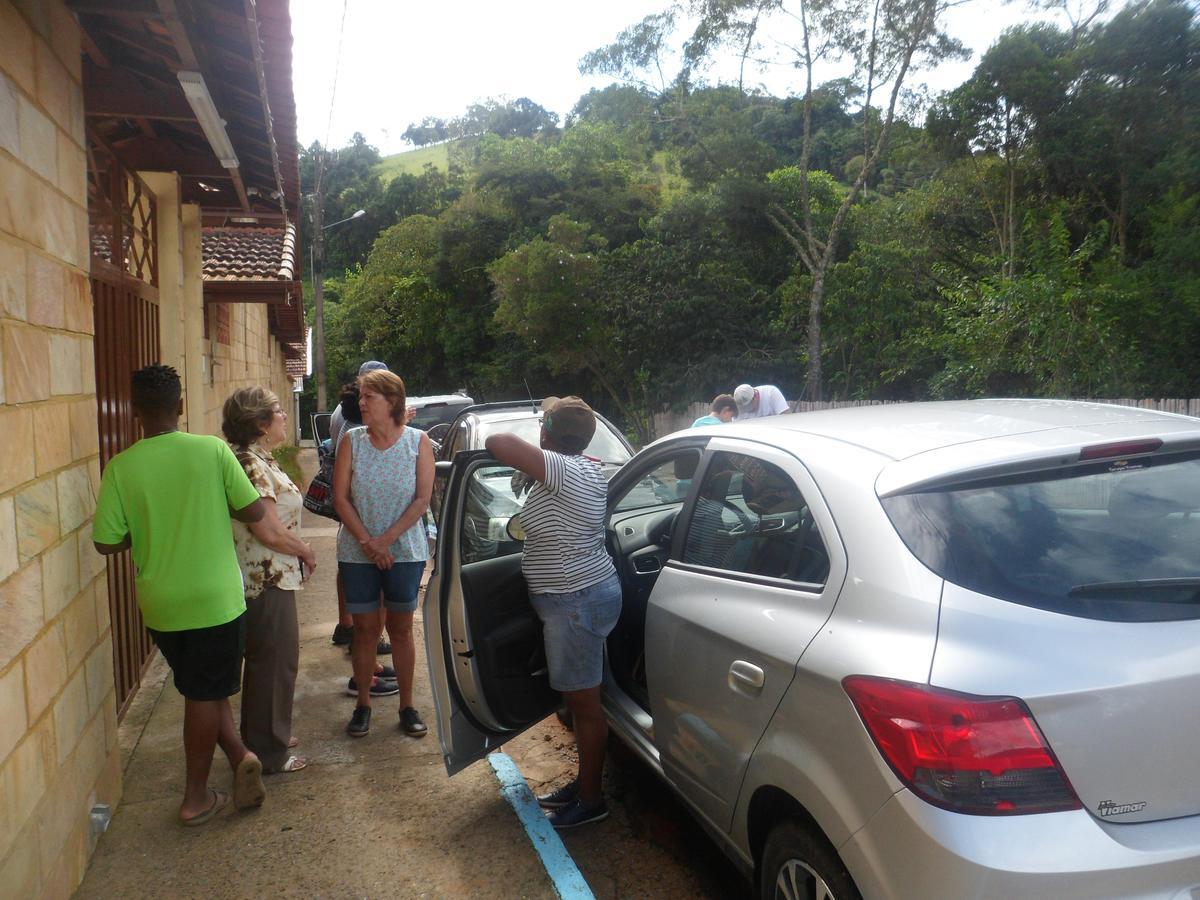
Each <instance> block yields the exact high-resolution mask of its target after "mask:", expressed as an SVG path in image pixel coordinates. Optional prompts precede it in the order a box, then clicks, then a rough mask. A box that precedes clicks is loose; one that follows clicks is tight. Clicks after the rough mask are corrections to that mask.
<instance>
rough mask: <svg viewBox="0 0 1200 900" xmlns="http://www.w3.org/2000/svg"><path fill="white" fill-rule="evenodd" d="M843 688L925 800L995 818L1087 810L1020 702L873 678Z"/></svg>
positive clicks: (859, 679) (863, 677) (899, 770)
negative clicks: (1079, 809)
mask: <svg viewBox="0 0 1200 900" xmlns="http://www.w3.org/2000/svg"><path fill="white" fill-rule="evenodd" d="M842 687H843V688H845V690H846V693H847V694H849V696H850V700H851V701H852V702H853V703H854V707H855V709H857V710H858V714H859V715H860V716H861V717H862V720H863V724H864V725H866V727H867V731H868V733H870V735H871V738H872V739H873V740H874V741H875V745H876V746H877V747H878V748H879V752H880V753H882V754H883V758H884V759H885V760H887V762H888V765H890V766H891V767H892V769H893V770H894V771H895V773H896V774H897V775H898V776H899V777H900V779H901V780H902V781H903V782H904V783H905V784H906V785H908V787H909V788H910V789H911V790H912V791H913V793H915V794H916V795H917V796H918V797H920V798H921V799H923V800H926V801H928V802H929V803H932V804H934V805H936V806H941V807H944V808H945V809H950V810H954V811H955V812H961V813H971V814H973V815H990V816H1003V815H1021V814H1026V813H1044V812H1057V811H1059V810H1066V809H1078V808H1079V807H1080V803H1079V798H1078V797H1076V796H1075V790H1074V789H1073V788H1072V787H1071V783H1070V782H1069V781H1067V776H1066V774H1065V773H1064V772H1063V770H1062V767H1061V766H1059V764H1058V760H1056V759H1055V758H1054V754H1053V753H1052V752H1051V750H1050V747H1049V746H1048V745H1047V743H1046V739H1045V738H1044V737H1043V736H1042V732H1041V729H1040V728H1038V726H1037V723H1036V722H1035V721H1034V720H1033V716H1032V715H1030V713H1029V710H1028V709H1027V708H1026V706H1025V704H1024V703H1022V702H1021V701H1020V700H1018V699H1016V698H1015V697H975V696H972V695H970V694H960V693H957V692H955V691H946V690H941V689H938V688H933V687H929V686H928V685H923V684H912V683H910V682H907V681H893V680H891V679H887V678H871V677H868V676H866V675H851V676H849V677H848V678H845V679H843V681H842Z"/></svg>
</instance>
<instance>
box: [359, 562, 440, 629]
mask: <svg viewBox="0 0 1200 900" xmlns="http://www.w3.org/2000/svg"><path fill="white" fill-rule="evenodd" d="M338 573H339V574H340V575H341V576H342V586H343V587H344V588H345V589H346V612H348V613H350V614H351V615H355V614H358V615H362V614H364V613H373V612H375V611H376V610H377V609H379V594H380V592H382V593H383V605H384V607H385V608H386V609H387V611H388V612H398V613H410V612H414V611H415V610H416V608H417V592H418V591H420V590H421V576H422V575H423V574H424V573H425V561H424V560H419V561H418V562H398V563H392V567H391V568H390V569H381V568H379V566H377V565H375V564H374V563H353V562H340V563H338Z"/></svg>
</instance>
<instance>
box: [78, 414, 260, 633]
mask: <svg viewBox="0 0 1200 900" xmlns="http://www.w3.org/2000/svg"><path fill="white" fill-rule="evenodd" d="M257 499H258V491H257V490H255V489H254V485H252V484H251V483H250V479H249V478H247V477H246V473H245V472H244V471H242V467H241V465H240V464H239V463H238V461H237V458H236V457H235V456H234V455H233V451H232V450H230V449H229V445H228V444H226V443H225V442H224V441H223V440H221V439H220V438H217V437H213V436H211V435H200V434H187V433H186V432H182V431H174V432H170V433H168V434H160V435H156V436H155V437H150V438H143V439H142V440H140V441H138V442H137V443H136V444H134V445H133V446H132V447H130V448H129V449H128V450H125V451H124V452H122V453H118V454H117V455H116V456H114V457H113V458H112V459H111V460H109V462H108V465H107V466H106V467H105V469H104V477H103V479H101V482H100V497H99V499H98V500H97V501H96V518H95V521H94V522H93V524H92V537H93V539H94V540H96V541H99V542H100V543H101V544H119V543H121V541H123V540H124V539H125V535H126V534H128V535H129V537H130V541H131V543H132V547H133V562H134V565H135V566H136V567H137V595H138V606H140V607H141V610H142V618H143V619H144V620H145V622H146V627H147V628H153V629H154V630H155V631H184V630H187V629H191V628H211V627H212V626H214V625H224V624H225V623H226V622H231V621H233V620H234V619H236V618H237V617H238V616H240V615H241V614H242V613H243V612H245V611H246V601H245V599H244V592H243V590H242V572H241V569H240V568H239V567H238V561H237V554H236V553H235V552H234V549H233V529H232V527H231V526H230V523H229V510H230V509H242V508H244V507H246V506H249V505H250V504H251V503H253V502H254V501H255V500H257Z"/></svg>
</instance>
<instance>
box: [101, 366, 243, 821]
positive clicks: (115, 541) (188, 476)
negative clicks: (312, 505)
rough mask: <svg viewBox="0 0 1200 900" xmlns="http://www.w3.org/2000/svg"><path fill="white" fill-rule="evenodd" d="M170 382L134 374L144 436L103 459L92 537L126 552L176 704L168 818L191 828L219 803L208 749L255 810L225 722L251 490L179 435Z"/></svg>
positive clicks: (238, 654) (175, 378)
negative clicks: (240, 553) (232, 521)
mask: <svg viewBox="0 0 1200 900" xmlns="http://www.w3.org/2000/svg"><path fill="white" fill-rule="evenodd" d="M181 394H182V391H181V389H180V383H179V375H178V373H176V371H175V370H174V369H172V368H171V367H170V366H162V365H153V366H146V367H145V368H144V369H139V370H138V371H137V372H134V373H133V411H134V415H136V416H137V418H138V420H139V421H140V422H141V425H142V434H143V435H144V437H143V438H142V439H141V440H140V441H138V442H137V443H135V444H134V445H133V446H132V447H130V448H129V449H127V450H125V451H124V452H122V453H118V454H117V455H116V456H114V457H113V458H112V459H110V460H109V461H108V465H107V466H105V469H104V477H103V479H102V480H101V484H100V496H99V498H98V500H97V502H96V517H95V521H94V522H93V525H92V539H93V542H94V544H95V546H96V549H97V550H98V551H99V552H101V553H106V554H107V553H120V552H121V551H123V550H126V549H131V550H132V551H133V561H134V565H135V566H136V568H137V594H138V606H139V608H140V609H141V611H142V618H143V620H144V621H145V623H146V629H147V630H148V631H149V632H150V635H151V637H153V638H154V643H155V644H156V645H157V646H158V649H159V650H160V651H161V652H162V654H163V656H164V657H165V658H166V660H167V662H168V663H169V664H170V666H171V671H172V672H173V673H174V677H175V687H176V689H177V690H178V691H179V693H181V694H182V695H183V697H184V718H183V747H184V754H185V757H186V761H187V783H186V787H185V788H184V794H183V803H182V804H181V805H180V807H179V818H180V821H181V822H182V823H183V824H184V825H202V824H204V823H205V822H207V821H209V820H210V819H211V818H212V817H213V816H214V815H216V813H217V812H218V811H219V810H220V809H221V808H222V807H224V806H225V804H226V803H228V802H229V795H228V794H226V793H225V792H224V791H218V790H216V789H214V788H210V787H209V786H208V775H209V770H210V769H211V767H212V758H213V748H214V747H216V746H217V744H220V746H221V749H222V750H223V751H224V752H225V755H226V756H227V757H228V758H229V764H230V766H232V767H233V771H234V780H233V800H234V804H235V805H236V806H237V807H238V808H239V809H245V808H247V807H251V806H258V805H260V804H261V803H262V802H263V798H264V796H265V793H264V791H263V786H262V763H261V762H259V760H258V757H256V756H255V755H254V754H253V753H251V752H250V751H249V750H247V749H246V747H245V745H244V744H243V743H242V739H241V736H240V735H239V734H238V731H237V729H236V728H235V727H234V724H233V712H232V710H231V709H230V707H229V698H230V697H231V696H232V695H233V694H236V693H237V692H238V691H239V690H240V689H241V667H242V654H243V651H244V647H245V634H246V631H245V613H246V602H245V599H244V593H243V590H242V575H241V570H240V569H239V567H238V561H237V556H236V554H235V552H234V547H233V532H232V529H231V528H230V527H229V517H230V515H233V517H234V518H236V519H238V520H239V521H241V522H248V523H249V522H257V521H258V520H259V519H261V518H262V516H263V512H264V510H263V505H262V501H261V500H260V499H259V496H258V491H257V490H255V488H254V486H253V485H252V484H251V483H250V479H248V478H247V477H246V474H245V472H243V471H242V467H241V465H240V464H239V463H238V461H237V458H236V457H235V456H234V455H233V452H232V451H231V450H230V449H229V445H228V444H226V443H225V442H224V441H223V440H221V439H220V438H217V437H212V436H208V435H194V434H187V433H186V432H181V431H180V430H179V416H180V415H181V414H182V412H183V404H182V401H181V399H180V398H181Z"/></svg>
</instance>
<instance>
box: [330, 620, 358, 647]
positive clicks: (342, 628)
mask: <svg viewBox="0 0 1200 900" xmlns="http://www.w3.org/2000/svg"><path fill="white" fill-rule="evenodd" d="M352 640H354V626H353V625H343V624H342V623H341V622H338V624H337V625H335V626H334V628H333V642H334V643H335V644H337V645H338V646H339V647H340V646H342V645H343V644H347V645H348V644H349V643H350V642H351V641H352Z"/></svg>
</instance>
